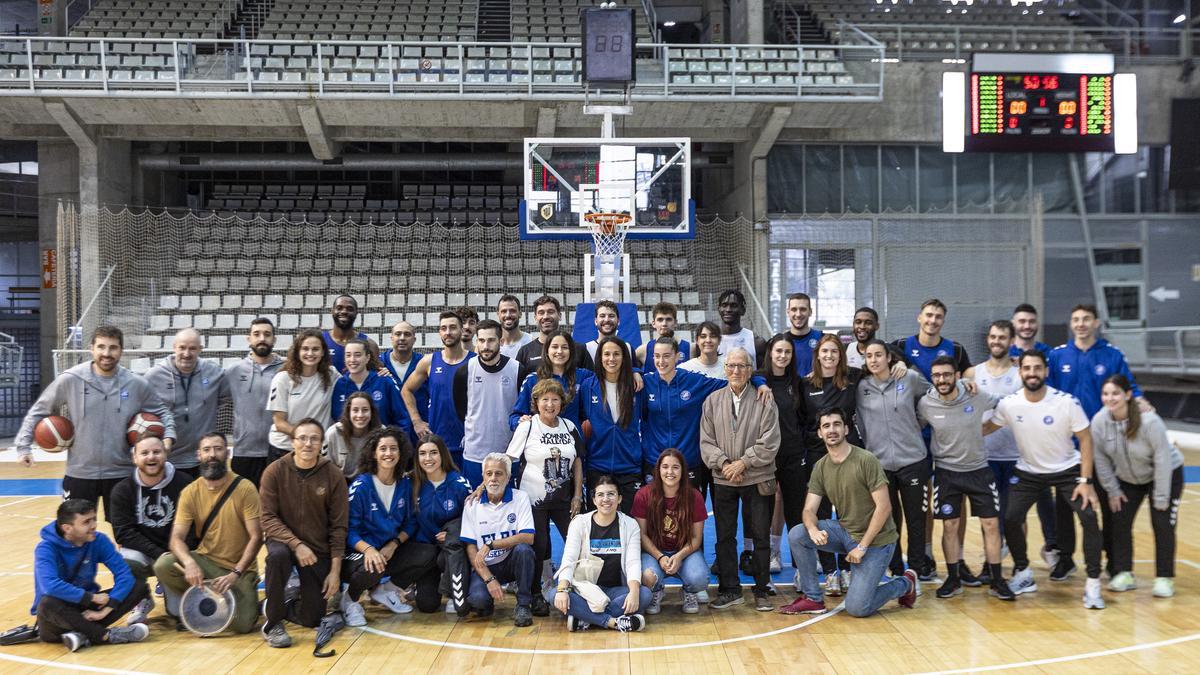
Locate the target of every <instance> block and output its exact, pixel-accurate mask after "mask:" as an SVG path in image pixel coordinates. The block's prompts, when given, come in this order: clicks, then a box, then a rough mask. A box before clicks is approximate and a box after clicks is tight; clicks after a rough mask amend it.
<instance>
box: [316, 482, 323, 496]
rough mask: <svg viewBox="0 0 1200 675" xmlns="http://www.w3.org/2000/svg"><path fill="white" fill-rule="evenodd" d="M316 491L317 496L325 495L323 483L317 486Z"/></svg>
mask: <svg viewBox="0 0 1200 675" xmlns="http://www.w3.org/2000/svg"><path fill="white" fill-rule="evenodd" d="M316 492H317V496H318V497H324V496H325V486H324V485H319V486H317V490H316Z"/></svg>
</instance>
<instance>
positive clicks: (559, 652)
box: [361, 605, 845, 656]
mask: <svg viewBox="0 0 1200 675" xmlns="http://www.w3.org/2000/svg"><path fill="white" fill-rule="evenodd" d="M843 609H845V605H838V606H837V607H835V608H834V609H831V610H829V611H828V612H826V613H824V614H821V615H820V616H815V617H813V618H811V619H809V620H807V621H802V622H800V623H798V624H794V625H791V626H786V627H784V628H777V629H775V630H772V631H767V632H766V633H756V634H754V635H744V636H742V637H733V638H724V639H722V640H709V641H707V642H688V643H686V644H675V645H656V646H653V647H613V648H609V649H520V648H516V647H492V646H488V645H468V644H463V643H461V642H446V641H444V640H430V639H427V638H418V637H412V636H409V635H401V634H399V633H392V632H389V631H384V630H379V629H378V628H371V627H370V626H367V627H364V628H362V629H361V630H362V632H364V633H373V634H375V635H380V636H382V637H387V638H391V639H393V640H402V641H404V642H414V643H416V644H422V645H428V646H430V647H443V648H444V647H450V648H454V649H465V650H468V651H473V652H493V653H499V654H530V655H533V656H567V655H574V654H612V653H613V652H621V653H626V654H630V653H642V652H664V651H674V650H677V649H693V648H696V647H717V646H720V645H727V644H733V643H736V642H745V641H748V640H758V639H761V638H768V637H774V636H776V635H782V634H783V633H790V632H792V631H794V630H799V629H801V628H805V627H807V626H811V625H813V624H815V623H817V622H819V621H824V620H825V619H828V618H829V617H831V616H833V615H835V614H839V613H840V612H841V611H842V610H843Z"/></svg>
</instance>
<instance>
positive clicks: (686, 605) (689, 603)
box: [683, 590, 1173, 614]
mask: <svg viewBox="0 0 1200 675" xmlns="http://www.w3.org/2000/svg"><path fill="white" fill-rule="evenodd" d="M1172 592H1173V590H1172ZM699 612H700V599H699V598H697V597H696V594H695V593H688V592H686V591H685V592H684V594H683V613H684V614H697V613H699Z"/></svg>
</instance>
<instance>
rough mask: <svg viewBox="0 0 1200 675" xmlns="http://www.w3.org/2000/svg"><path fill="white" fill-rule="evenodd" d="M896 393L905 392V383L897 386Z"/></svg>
mask: <svg viewBox="0 0 1200 675" xmlns="http://www.w3.org/2000/svg"><path fill="white" fill-rule="evenodd" d="M896 391H897V392H901V391H904V383H903V382H901V383H900V384H897V385H896Z"/></svg>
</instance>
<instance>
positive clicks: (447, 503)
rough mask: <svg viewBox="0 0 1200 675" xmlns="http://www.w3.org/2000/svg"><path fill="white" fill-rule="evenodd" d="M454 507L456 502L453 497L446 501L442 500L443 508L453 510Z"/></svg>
mask: <svg viewBox="0 0 1200 675" xmlns="http://www.w3.org/2000/svg"><path fill="white" fill-rule="evenodd" d="M454 507H455V503H454V500H453V499H447V500H446V501H444V502H442V508H444V509H446V510H447V511H453V510H454Z"/></svg>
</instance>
